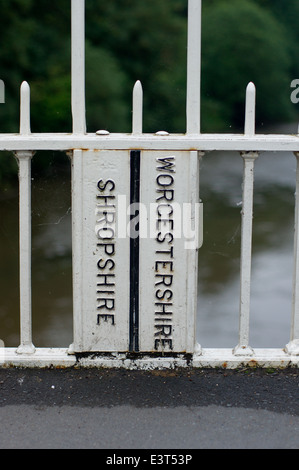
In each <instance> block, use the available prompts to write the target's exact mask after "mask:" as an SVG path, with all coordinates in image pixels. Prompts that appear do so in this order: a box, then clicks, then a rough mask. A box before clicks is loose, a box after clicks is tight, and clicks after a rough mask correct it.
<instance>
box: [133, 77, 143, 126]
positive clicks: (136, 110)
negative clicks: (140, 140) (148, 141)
mask: <svg viewBox="0 0 299 470" xmlns="http://www.w3.org/2000/svg"><path fill="white" fill-rule="evenodd" d="M132 119H133V122H132V133H133V134H134V135H140V134H142V131H143V90H142V84H141V82H140V81H139V80H137V82H136V83H135V85H134V89H133V116H132Z"/></svg>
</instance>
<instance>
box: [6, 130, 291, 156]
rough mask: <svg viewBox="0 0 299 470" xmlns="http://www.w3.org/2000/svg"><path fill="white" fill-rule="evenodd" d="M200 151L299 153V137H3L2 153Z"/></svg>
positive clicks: (182, 135)
mask: <svg viewBox="0 0 299 470" xmlns="http://www.w3.org/2000/svg"><path fill="white" fill-rule="evenodd" d="M74 149H88V150H101V149H105V150H134V149H138V150H169V151H171V150H187V151H192V150H199V151H204V152H210V151H214V150H222V151H242V152H256V151H260V152H266V151H269V152H273V151H275V152H299V135H279V134H277V135H265V134H257V135H254V136H252V137H251V136H245V135H242V134H200V135H196V134H195V135H186V134H170V135H167V136H165V135H163V136H162V135H155V134H142V135H140V136H138V135H132V134H109V135H96V134H86V135H73V134H31V135H28V136H23V135H19V134H1V135H0V151H4V150H7V151H21V150H30V151H38V150H53V151H55V150H57V151H70V150H74Z"/></svg>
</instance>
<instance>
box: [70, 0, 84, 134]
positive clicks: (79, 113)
mask: <svg viewBox="0 0 299 470" xmlns="http://www.w3.org/2000/svg"><path fill="white" fill-rule="evenodd" d="M72 114H73V133H74V134H85V133H86V107H85V0H72Z"/></svg>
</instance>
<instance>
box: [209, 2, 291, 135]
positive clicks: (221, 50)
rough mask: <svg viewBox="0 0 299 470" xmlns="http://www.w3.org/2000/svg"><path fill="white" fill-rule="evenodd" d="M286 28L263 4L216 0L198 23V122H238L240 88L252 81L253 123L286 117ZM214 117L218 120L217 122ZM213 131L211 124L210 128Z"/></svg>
mask: <svg viewBox="0 0 299 470" xmlns="http://www.w3.org/2000/svg"><path fill="white" fill-rule="evenodd" d="M286 38H287V34H286V30H285V28H284V27H283V25H281V24H279V23H278V21H277V20H276V19H275V17H274V16H273V15H272V14H271V13H270V12H268V11H267V10H266V9H265V8H262V7H260V6H258V5H256V4H255V3H254V2H252V1H249V0H242V2H239V1H238V0H230V1H228V2H227V1H225V2H224V1H218V2H216V3H215V4H212V5H211V6H210V8H207V10H206V11H205V15H204V22H203V121H204V118H205V117H207V116H208V119H206V123H205V122H203V125H206V127H207V128H208V129H209V130H211V128H212V126H213V121H214V119H215V118H216V124H217V126H218V129H217V130H225V129H226V130H229V129H230V126H231V127H233V128H236V127H240V126H241V125H242V124H243V121H244V100H245V90H246V86H247V84H248V82H249V81H253V82H254V83H255V85H256V86H257V122H258V124H259V125H261V124H263V123H265V122H279V121H284V120H289V119H291V118H292V117H293V116H294V115H293V108H292V105H291V102H290V82H291V64H292V58H291V54H290V48H289V43H288V41H287V39H286ZM217 121H218V122H217ZM214 130H215V129H214Z"/></svg>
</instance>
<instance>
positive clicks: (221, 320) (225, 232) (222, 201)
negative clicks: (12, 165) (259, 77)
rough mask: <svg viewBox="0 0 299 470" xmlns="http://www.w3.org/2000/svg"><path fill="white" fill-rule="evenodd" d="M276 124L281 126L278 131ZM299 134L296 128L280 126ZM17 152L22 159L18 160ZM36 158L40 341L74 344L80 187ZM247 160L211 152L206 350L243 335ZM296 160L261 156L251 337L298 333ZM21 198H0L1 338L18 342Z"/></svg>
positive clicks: (206, 167)
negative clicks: (294, 317)
mask: <svg viewBox="0 0 299 470" xmlns="http://www.w3.org/2000/svg"><path fill="white" fill-rule="evenodd" d="M272 131H273V130H272ZM279 131H280V132H283V133H288V132H290V133H294V132H295V131H296V126H288V127H284V128H283V129H281V128H280V129H279ZM9 158H13V157H9ZM38 158H39V154H37V155H36V156H35V157H34V161H33V180H32V247H33V251H32V276H33V340H34V344H35V346H37V347H67V346H68V345H69V344H70V343H71V342H72V280H71V276H72V266H71V190H70V169H69V165H65V164H64V165H61V164H60V161H61V156H59V154H54V153H49V154H47V158H48V175H47V176H45V177H44V178H42V179H39V178H38V177H37V176H36V175H37V173H38V166H37V164H36V162H37V161H38ZM242 174H243V162H242V159H241V157H240V155H239V154H238V153H221V152H212V153H209V154H207V155H206V156H205V157H204V159H203V161H202V165H201V185H200V192H201V198H202V200H203V202H204V244H203V247H202V248H201V249H200V251H199V282H198V318H197V338H198V341H199V342H200V343H201V345H202V346H203V347H229V348H230V347H234V346H236V344H237V342H238V316H239V270H240V229H241V216H240V211H241V200H242ZM295 178H296V159H295V157H294V155H293V154H291V153H284V152H283V153H281V152H277V153H261V154H260V156H259V158H258V160H257V162H256V171H255V196H254V226H253V260H252V296H251V330H250V344H251V346H253V347H284V346H285V344H286V343H287V342H288V341H289V337H290V321H291V308H292V272H293V243H294V242H293V237H294V203H295V198H294V195H295ZM18 230H19V229H18V195H17V189H14V188H11V187H4V188H3V190H2V192H1V195H0V259H1V266H0V338H1V339H2V340H3V341H4V343H5V345H6V346H8V347H10V346H11V347H14V346H17V345H18V344H19V292H18V289H19V287H18V283H19V274H18V269H19V266H18Z"/></svg>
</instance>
